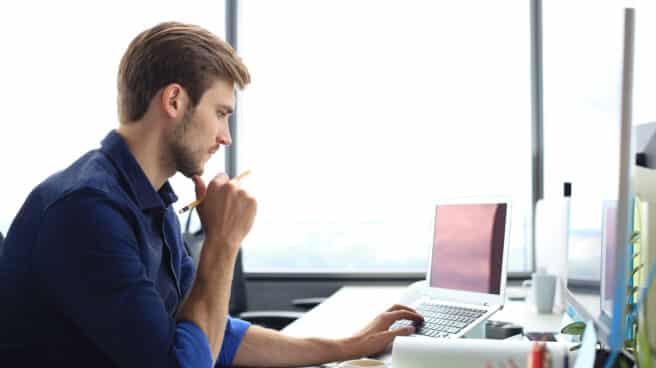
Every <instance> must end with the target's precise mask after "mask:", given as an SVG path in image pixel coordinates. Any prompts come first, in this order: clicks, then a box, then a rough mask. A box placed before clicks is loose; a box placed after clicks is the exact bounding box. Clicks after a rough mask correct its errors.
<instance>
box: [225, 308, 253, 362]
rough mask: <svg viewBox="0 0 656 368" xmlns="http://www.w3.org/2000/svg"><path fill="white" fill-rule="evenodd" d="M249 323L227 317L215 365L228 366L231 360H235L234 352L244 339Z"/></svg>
mask: <svg viewBox="0 0 656 368" xmlns="http://www.w3.org/2000/svg"><path fill="white" fill-rule="evenodd" d="M250 325H251V324H250V323H248V322H246V321H244V320H241V319H237V318H232V317H228V321H227V323H226V329H225V333H224V334H223V345H221V351H220V352H219V358H218V359H217V361H216V367H228V366H231V365H232V361H233V360H235V354H237V348H239V344H241V341H242V340H243V339H244V335H245V334H246V330H248V327H250Z"/></svg>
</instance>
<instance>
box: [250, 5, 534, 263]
mask: <svg viewBox="0 0 656 368" xmlns="http://www.w3.org/2000/svg"><path fill="white" fill-rule="evenodd" d="M473 9H475V11H473ZM240 13H241V14H240V16H241V17H240V27H239V47H240V54H241V55H242V56H243V58H244V60H245V62H246V64H247V65H248V67H249V69H250V71H251V74H252V76H253V83H252V85H251V86H249V87H248V89H247V90H246V91H245V93H243V95H242V96H241V99H240V112H239V113H240V120H239V123H238V128H239V129H240V132H239V140H240V142H239V155H238V157H239V162H238V165H239V170H240V171H241V170H245V169H251V170H252V172H253V174H252V175H251V176H250V177H249V178H248V179H247V180H244V182H243V185H244V187H246V188H247V189H248V190H249V191H250V192H251V193H252V194H253V195H254V196H255V197H256V198H257V200H258V215H257V218H256V221H255V225H254V227H253V230H252V231H251V233H250V234H249V236H248V237H247V238H246V240H245V243H244V246H243V249H244V261H245V269H246V271H248V272H254V271H283V272H305V271H311V272H380V271H382V272H395V271H398V272H404V271H410V272H423V271H425V270H426V267H427V260H428V257H427V256H428V251H429V248H430V244H431V242H432V230H431V229H432V221H433V213H434V204H435V203H436V201H437V200H438V199H444V198H454V197H481V196H507V197H510V198H511V199H512V200H513V205H514V207H513V212H512V226H511V228H512V234H511V251H510V253H511V255H510V271H526V270H528V269H529V267H530V262H529V255H530V253H529V249H530V239H529V238H530V223H531V221H530V219H531V217H530V216H531V110H530V109H531V107H530V105H531V103H530V49H529V46H530V24H529V2H527V1H512V2H489V1H484V0H476V1H461V2H449V3H442V2H427V1H417V0H415V1H346V0H339V1H312V2H307V1H300V0H282V1H243V2H241V3H240ZM463 266H464V265H463Z"/></svg>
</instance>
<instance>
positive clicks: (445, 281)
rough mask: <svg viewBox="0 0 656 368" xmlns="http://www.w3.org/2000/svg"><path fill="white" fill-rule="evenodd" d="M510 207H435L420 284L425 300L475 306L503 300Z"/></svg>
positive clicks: (485, 203)
mask: <svg viewBox="0 0 656 368" xmlns="http://www.w3.org/2000/svg"><path fill="white" fill-rule="evenodd" d="M509 239H510V203H509V202H508V201H505V200H467V201H457V202H443V203H440V204H438V205H437V206H436V207H435V222H434V234H433V245H432V249H431V257H430V263H429V267H428V273H427V277H426V280H427V282H428V285H429V286H430V296H431V297H437V298H445V299H448V300H455V301H459V302H463V303H472V304H479V305H502V304H503V301H504V298H505V287H506V278H507V277H506V276H507V271H506V267H507V258H508V248H509V246H508V243H509Z"/></svg>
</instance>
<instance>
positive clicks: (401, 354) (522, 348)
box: [392, 337, 568, 368]
mask: <svg viewBox="0 0 656 368" xmlns="http://www.w3.org/2000/svg"><path fill="white" fill-rule="evenodd" d="M546 345H547V350H548V351H549V354H550V356H551V361H552V365H551V367H553V368H564V367H566V366H567V365H566V359H567V354H568V349H567V345H566V344H564V343H560V342H548V343H546ZM532 346H533V342H531V341H507V340H490V339H429V338H421V337H397V338H396V339H395V340H394V346H393V348H392V368H427V367H452V368H460V367H462V368H465V367H466V368H469V367H481V368H483V367H485V366H486V365H487V366H491V367H506V365H507V363H508V362H509V361H511V360H512V361H514V362H515V364H517V366H519V367H526V366H527V363H528V356H529V353H530V352H531V349H532Z"/></svg>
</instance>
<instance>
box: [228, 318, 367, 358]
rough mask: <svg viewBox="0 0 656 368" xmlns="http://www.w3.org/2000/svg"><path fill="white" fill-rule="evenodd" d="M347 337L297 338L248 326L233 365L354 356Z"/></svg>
mask: <svg viewBox="0 0 656 368" xmlns="http://www.w3.org/2000/svg"><path fill="white" fill-rule="evenodd" d="M354 354H355V353H354V352H351V351H350V349H349V343H348V341H347V340H346V339H343V340H332V339H323V338H298V337H291V336H286V335H284V334H282V333H280V332H278V331H274V330H271V329H266V328H262V327H258V326H251V327H250V328H249V329H248V331H246V335H245V336H244V339H243V340H242V343H241V345H239V349H238V350H237V355H236V356H235V360H234V365H236V366H246V367H256V366H267V367H298V366H309V365H315V364H320V363H325V362H331V361H341V360H346V359H351V358H355V357H356V356H355V355H354Z"/></svg>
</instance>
